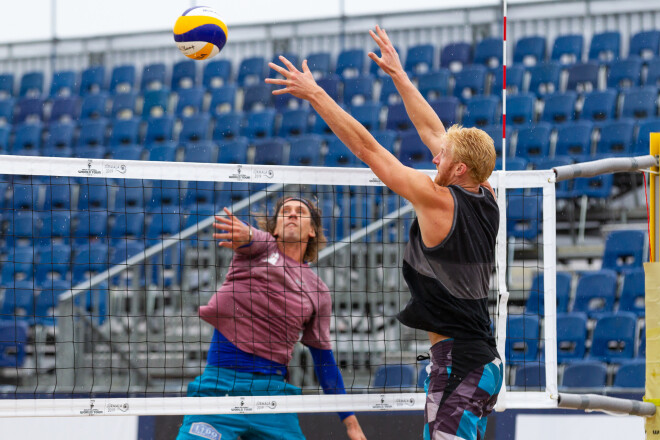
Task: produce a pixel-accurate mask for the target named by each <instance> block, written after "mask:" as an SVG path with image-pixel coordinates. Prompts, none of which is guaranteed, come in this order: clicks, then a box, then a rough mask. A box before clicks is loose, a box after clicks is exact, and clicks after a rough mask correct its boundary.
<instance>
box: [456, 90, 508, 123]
mask: <svg viewBox="0 0 660 440" xmlns="http://www.w3.org/2000/svg"><path fill="white" fill-rule="evenodd" d="M498 107H499V100H498V99H497V98H496V97H494V96H478V97H474V98H472V99H470V100H469V101H468V102H467V104H466V106H465V112H464V113H463V119H462V120H461V123H462V125H463V126H465V127H485V126H487V125H492V124H495V122H496V121H497V118H498Z"/></svg>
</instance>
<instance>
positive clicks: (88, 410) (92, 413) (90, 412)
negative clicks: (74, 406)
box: [80, 399, 103, 416]
mask: <svg viewBox="0 0 660 440" xmlns="http://www.w3.org/2000/svg"><path fill="white" fill-rule="evenodd" d="M100 414H103V410H102V409H98V408H96V407H95V406H94V399H92V400H90V401H89V408H85V409H81V410H80V415H83V416H84V415H87V416H96V415H100Z"/></svg>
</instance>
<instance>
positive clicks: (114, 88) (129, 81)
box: [108, 64, 135, 95]
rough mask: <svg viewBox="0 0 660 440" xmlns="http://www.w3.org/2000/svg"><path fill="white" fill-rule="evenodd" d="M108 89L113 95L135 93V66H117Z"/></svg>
mask: <svg viewBox="0 0 660 440" xmlns="http://www.w3.org/2000/svg"><path fill="white" fill-rule="evenodd" d="M108 89H109V91H110V93H111V94H113V95H120V94H124V93H135V66H134V65H132V64H124V65H121V66H115V67H114V68H113V69H112V74H111V75H110V86H109V87H108Z"/></svg>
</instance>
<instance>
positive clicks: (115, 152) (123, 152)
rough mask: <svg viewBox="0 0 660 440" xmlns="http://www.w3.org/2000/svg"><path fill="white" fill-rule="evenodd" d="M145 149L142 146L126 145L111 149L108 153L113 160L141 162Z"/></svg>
mask: <svg viewBox="0 0 660 440" xmlns="http://www.w3.org/2000/svg"><path fill="white" fill-rule="evenodd" d="M144 151H145V149H144V148H142V145H138V144H128V145H118V146H115V147H114V148H111V149H110V150H109V151H108V153H109V155H110V156H111V158H112V159H115V160H142V159H143V156H144Z"/></svg>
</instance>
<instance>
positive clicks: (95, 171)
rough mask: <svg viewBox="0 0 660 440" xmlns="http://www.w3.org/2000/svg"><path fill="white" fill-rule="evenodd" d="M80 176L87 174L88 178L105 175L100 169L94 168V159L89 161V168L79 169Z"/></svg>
mask: <svg viewBox="0 0 660 440" xmlns="http://www.w3.org/2000/svg"><path fill="white" fill-rule="evenodd" d="M78 174H86V175H88V176H100V175H101V174H103V173H102V172H101V170H100V169H99V168H98V167H95V166H94V161H93V160H92V159H89V160H88V161H87V168H81V169H79V170H78Z"/></svg>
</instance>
